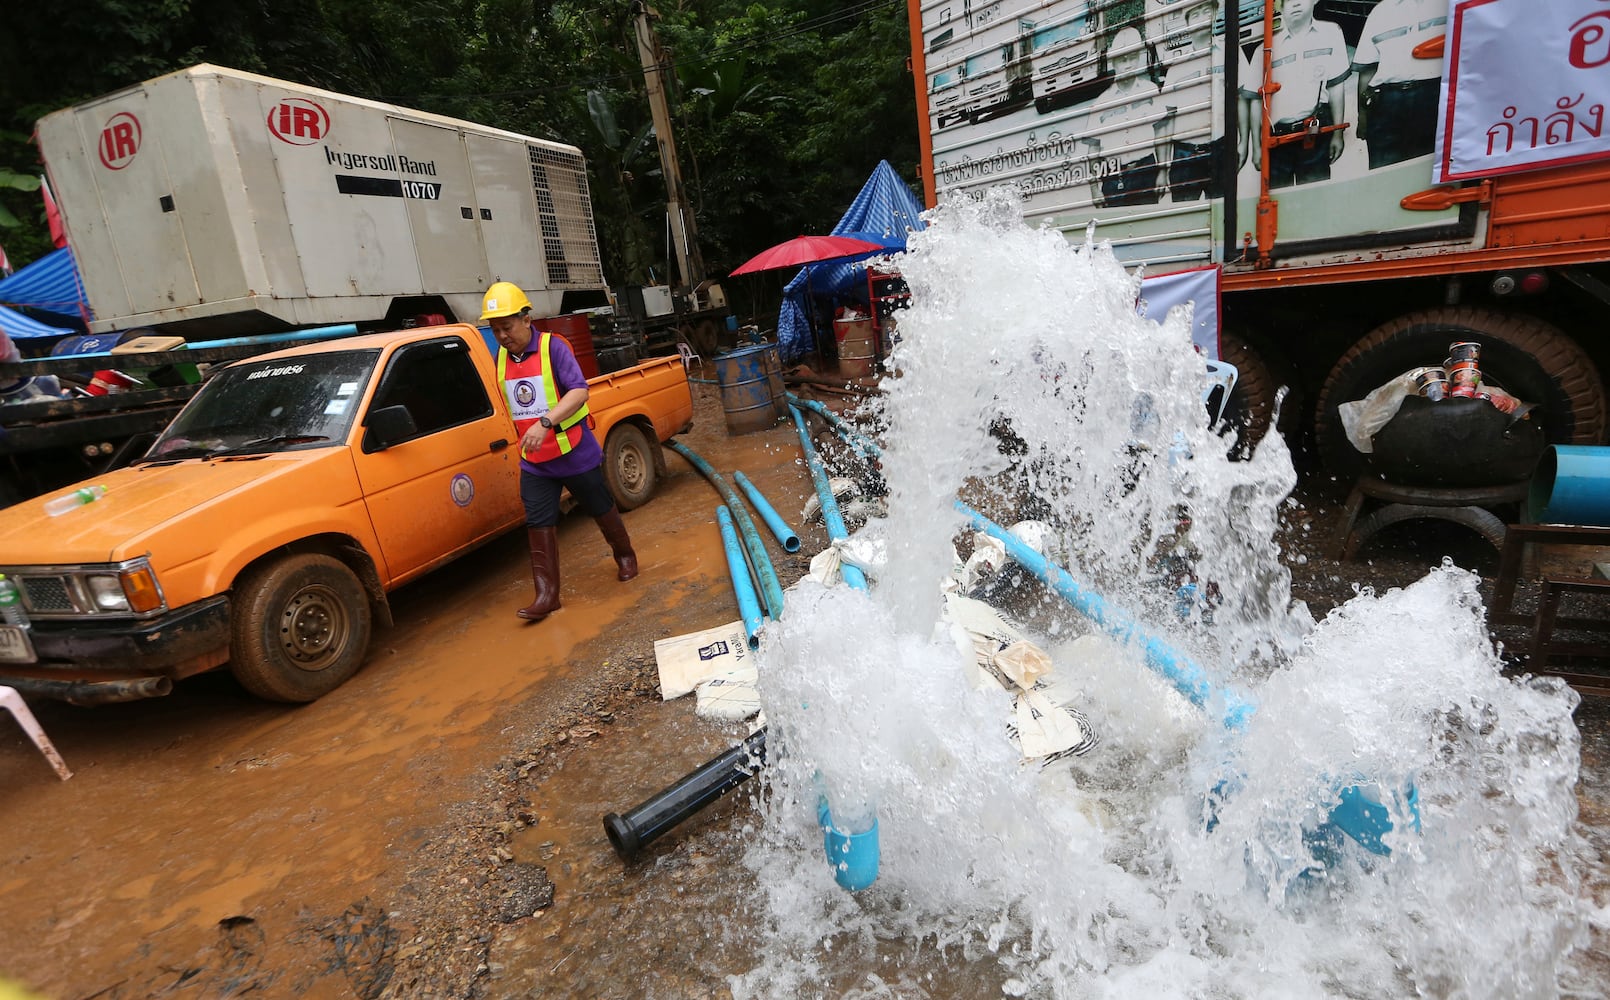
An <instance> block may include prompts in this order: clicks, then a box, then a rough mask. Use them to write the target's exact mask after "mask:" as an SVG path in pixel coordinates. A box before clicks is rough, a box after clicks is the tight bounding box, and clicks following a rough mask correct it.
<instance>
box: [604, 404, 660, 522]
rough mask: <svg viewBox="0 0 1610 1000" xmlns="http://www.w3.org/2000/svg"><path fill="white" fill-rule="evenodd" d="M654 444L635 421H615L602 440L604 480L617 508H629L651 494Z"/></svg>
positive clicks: (638, 504) (647, 499)
mask: <svg viewBox="0 0 1610 1000" xmlns="http://www.w3.org/2000/svg"><path fill="white" fill-rule="evenodd" d="M654 448H655V445H652V444H650V443H649V439H648V435H646V434H644V433H643V429H642V428H640V427H638V426H637V425H636V424H617V425H616V426H615V429H614V430H612V431H610V432H609V440H608V441H606V442H604V481H605V482H606V483H608V484H609V492H611V493H613V494H614V495H615V505H616V506H617V507H619V508H620V509H621V510H623V511H625V510H633V509H635V508H638V507H641V506H643V505H644V504H645V503H648V501H649V498H650V497H652V496H654V487H655V485H656V472H655V469H654Z"/></svg>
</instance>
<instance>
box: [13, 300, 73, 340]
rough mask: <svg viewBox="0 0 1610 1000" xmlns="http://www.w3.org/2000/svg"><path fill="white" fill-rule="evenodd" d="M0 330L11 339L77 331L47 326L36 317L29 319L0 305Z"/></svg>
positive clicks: (61, 334) (63, 334)
mask: <svg viewBox="0 0 1610 1000" xmlns="http://www.w3.org/2000/svg"><path fill="white" fill-rule="evenodd" d="M0 332H4V333H5V335H6V336H8V337H10V338H11V339H12V340H33V339H36V338H40V337H65V336H67V335H68V334H71V333H77V332H78V331H77V330H73V329H68V328H66V327H56V326H49V325H47V324H45V323H41V322H39V321H38V320H36V319H30V318H28V317H27V316H24V315H23V314H22V313H20V312H17V311H16V310H15V309H7V308H6V307H5V306H0Z"/></svg>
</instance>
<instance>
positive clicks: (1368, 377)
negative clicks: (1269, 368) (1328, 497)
mask: <svg viewBox="0 0 1610 1000" xmlns="http://www.w3.org/2000/svg"><path fill="white" fill-rule="evenodd" d="M1461 340H1471V341H1475V342H1476V343H1478V344H1480V345H1481V370H1482V372H1483V373H1484V374H1490V376H1491V381H1493V382H1495V383H1496V384H1498V385H1500V386H1502V387H1503V388H1504V389H1506V390H1507V391H1508V392H1510V393H1511V394H1513V395H1515V396H1518V397H1520V398H1521V399H1522V400H1524V401H1526V402H1529V403H1535V404H1537V406H1538V409H1537V410H1536V411H1534V416H1533V419H1536V420H1539V421H1540V422H1541V423H1542V426H1543V430H1544V432H1545V434H1546V435H1547V437H1548V440H1549V441H1550V442H1552V443H1555V444H1598V443H1599V442H1600V441H1601V440H1603V438H1604V432H1605V422H1606V411H1605V396H1604V387H1603V383H1602V382H1601V381H1600V379H1599V370H1598V368H1597V367H1595V366H1594V364H1593V361H1592V359H1590V358H1589V357H1588V355H1587V353H1586V352H1585V351H1583V350H1582V348H1581V347H1579V346H1577V344H1576V342H1575V341H1573V340H1571V338H1570V337H1569V336H1568V335H1567V334H1566V333H1565V332H1564V331H1562V330H1560V329H1559V328H1558V327H1555V326H1553V325H1551V324H1549V323H1545V322H1543V321H1542V320H1540V319H1536V318H1534V317H1531V316H1526V315H1522V314H1513V315H1506V314H1504V313H1499V312H1494V311H1492V310H1489V309H1474V308H1464V307H1450V308H1443V309H1426V310H1421V311H1419V312H1413V313H1409V314H1408V315H1406V316H1400V317H1398V318H1397V319H1394V320H1392V321H1390V322H1388V323H1385V324H1383V325H1382V326H1379V327H1377V328H1376V329H1375V330H1373V331H1371V332H1370V333H1369V334H1368V335H1367V336H1365V337H1364V338H1363V339H1362V340H1360V341H1359V342H1358V343H1356V344H1354V345H1353V346H1352V347H1350V348H1349V349H1348V350H1347V351H1346V352H1345V353H1344V354H1343V355H1342V356H1341V358H1339V359H1338V360H1337V362H1336V364H1335V365H1334V366H1332V368H1331V370H1330V374H1329V375H1328V376H1326V378H1325V384H1324V387H1323V388H1322V389H1321V390H1320V393H1319V401H1318V404H1317V405H1316V407H1315V413H1314V430H1315V435H1316V437H1317V438H1318V444H1319V451H1320V455H1321V457H1322V458H1323V459H1324V462H1325V468H1326V469H1328V470H1329V471H1330V472H1332V473H1333V474H1335V475H1337V476H1340V477H1342V478H1344V479H1351V478H1353V477H1354V476H1356V475H1358V473H1359V472H1360V471H1361V470H1362V469H1363V467H1364V456H1363V455H1362V454H1360V453H1359V451H1358V449H1356V448H1354V447H1353V445H1352V442H1350V441H1348V440H1347V434H1346V432H1345V431H1344V430H1343V428H1342V422H1341V417H1340V416H1339V415H1338V413H1337V407H1339V406H1340V405H1341V404H1342V403H1346V402H1351V401H1353V400H1358V399H1363V398H1364V397H1365V396H1367V395H1368V394H1369V393H1370V392H1371V391H1372V390H1374V389H1375V388H1377V387H1378V386H1380V385H1382V384H1384V383H1385V382H1387V381H1389V380H1390V379H1392V378H1395V377H1396V376H1398V375H1401V374H1403V373H1404V372H1406V371H1409V370H1410V369H1413V368H1419V367H1422V366H1433V365H1439V364H1441V363H1442V360H1443V358H1444V357H1445V356H1446V355H1447V351H1448V345H1449V344H1450V343H1453V342H1455V341H1461Z"/></svg>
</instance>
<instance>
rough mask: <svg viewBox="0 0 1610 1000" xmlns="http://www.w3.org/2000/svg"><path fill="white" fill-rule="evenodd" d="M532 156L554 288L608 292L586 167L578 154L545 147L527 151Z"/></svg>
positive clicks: (544, 247)
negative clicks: (599, 250)
mask: <svg viewBox="0 0 1610 1000" xmlns="http://www.w3.org/2000/svg"><path fill="white" fill-rule="evenodd" d="M526 152H527V153H528V155H529V156H530V159H531V185H532V188H533V189H534V193H535V195H536V199H537V221H538V223H539V229H540V231H541V236H542V254H543V259H544V261H545V263H546V264H547V268H548V284H549V286H550V287H554V288H603V287H604V267H603V263H602V262H601V261H600V260H599V259H598V235H597V232H596V231H595V230H594V228H593V203H592V197H591V195H590V194H589V192H588V190H587V165H586V163H585V162H584V161H583V160H582V158H581V157H579V156H577V155H575V154H574V153H569V152H564V151H561V150H556V149H549V148H547V147H543V146H527V147H526Z"/></svg>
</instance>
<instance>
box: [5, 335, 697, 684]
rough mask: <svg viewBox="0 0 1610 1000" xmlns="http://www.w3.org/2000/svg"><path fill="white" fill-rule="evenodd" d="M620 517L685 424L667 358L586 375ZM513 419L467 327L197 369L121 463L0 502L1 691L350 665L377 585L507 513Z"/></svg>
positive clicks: (451, 553)
mask: <svg viewBox="0 0 1610 1000" xmlns="http://www.w3.org/2000/svg"><path fill="white" fill-rule="evenodd" d="M588 388H589V392H590V400H589V409H590V411H591V413H592V416H593V419H594V421H595V428H594V430H595V433H596V434H597V435H598V438H599V440H600V442H601V443H602V444H603V446H604V452H605V476H606V479H607V480H608V482H609V484H610V487H611V490H612V491H613V492H614V493H615V495H616V499H617V501H618V502H619V504H620V506H621V508H622V509H623V510H630V509H631V508H633V507H636V506H639V505H640V504H642V503H644V502H646V501H647V500H648V499H649V497H650V496H652V494H653V492H654V487H655V483H656V480H657V479H658V476H659V474H660V473H662V472H663V470H664V458H663V456H662V453H661V451H660V442H662V441H664V440H666V439H668V438H670V437H671V436H672V435H674V434H676V433H679V432H682V431H685V430H686V429H687V428H688V427H690V426H691V425H692V417H693V402H692V396H691V394H690V391H689V388H688V382H687V375H686V373H685V371H684V370H683V367H682V364H681V361H680V360H679V359H678V358H675V357H669V358H661V359H656V360H652V361H648V362H645V363H643V364H641V365H638V366H637V367H635V368H629V369H626V370H624V371H619V372H615V373H612V374H609V375H604V376H600V377H599V378H596V379H592V380H590V381H589V382H588ZM518 463H519V456H518V454H517V447H516V438H515V434H514V424H513V422H512V421H511V419H510V418H509V414H508V409H507V405H506V403H505V401H504V398H503V393H502V392H501V391H499V387H498V385H497V375H496V371H495V366H494V363H493V359H492V358H491V357H490V356H489V355H488V353H487V351H486V349H485V347H484V344H483V342H482V339H481V337H480V334H479V333H478V331H477V330H476V329H475V328H474V327H470V326H465V325H455V326H440V327H428V328H423V329H415V330H407V331H403V332H399V333H385V334H373V335H367V336H362V337H354V338H349V339H345V340H340V341H334V342H326V343H320V344H314V345H307V346H302V347H296V348H291V349H288V350H283V351H278V352H275V353H273V354H267V355H262V356H259V357H256V358H253V359H251V360H249V361H242V362H238V363H236V364H233V365H230V366H229V367H227V368H224V369H222V370H221V371H219V372H218V373H216V374H215V375H213V376H212V377H211V378H210V379H209V380H208V382H207V384H206V385H205V386H204V387H203V388H202V390H201V391H200V392H199V393H197V394H196V396H195V397H194V398H193V399H192V400H191V401H190V402H189V403H188V404H187V405H186V406H185V408H184V409H183V410H182V411H181V412H180V413H179V415H178V416H177V417H175V418H174V420H173V423H172V424H170V425H169V426H168V428H167V429H166V430H165V431H164V432H163V433H162V435H161V436H160V437H159V438H158V439H157V441H156V442H155V443H154V444H153V445H152V446H151V449H150V450H149V451H148V452H147V453H146V454H145V456H144V457H143V458H142V459H140V460H139V461H138V462H137V463H135V464H134V465H132V466H130V467H128V468H124V469H119V470H117V471H115V472H112V473H109V474H108V475H106V476H105V477H102V478H101V479H98V480H95V481H93V482H90V483H85V484H83V485H103V486H104V487H105V488H106V491H105V494H104V495H103V496H102V497H101V498H100V499H98V500H95V501H94V502H91V503H88V504H85V505H83V506H80V507H76V508H73V509H70V510H68V511H67V512H66V513H64V514H61V515H59V516H55V517H52V516H50V515H49V514H47V513H46V510H45V506H46V504H47V503H48V502H49V500H50V499H52V498H51V497H42V498H39V499H36V500H28V501H24V502H23V503H20V504H17V505H16V506H13V507H10V508H7V509H5V510H0V573H4V574H5V575H6V576H7V577H8V578H10V579H12V580H13V581H14V582H15V583H16V584H17V585H18V589H19V590H20V592H21V595H22V607H23V609H24V610H25V612H26V613H27V616H28V618H29V625H28V626H26V627H17V626H5V625H0V684H5V685H9V686H11V687H14V688H16V689H17V690H19V691H22V692H23V693H24V694H32V695H38V696H43V697H53V698H59V699H62V700H65V701H70V702H75V703H78V704H96V703H102V702H110V701H124V700H132V699H136V698H143V697H151V696H156V695H162V694H166V693H168V692H169V691H170V690H172V683H173V681H174V680H177V679H179V678H182V677H187V676H190V675H192V674H195V673H199V672H201V671H204V670H209V669H212V668H214V667H218V666H221V665H223V664H224V663H228V664H229V665H230V667H231V670H232V672H233V673H234V674H235V676H236V677H237V678H238V679H239V680H240V682H241V684H242V685H243V686H244V687H245V688H246V689H247V690H249V691H251V692H252V693H254V694H256V695H258V696H260V697H263V698H268V699H271V700H277V701H289V702H302V701H311V700H313V699H315V698H318V697H319V696H321V695H323V694H325V693H327V692H329V691H331V690H333V689H334V688H336V687H337V686H339V685H340V684H341V683H343V682H344V681H345V680H346V679H347V678H349V677H351V676H352V675H353V674H354V673H356V672H357V670H358V668H359V667H360V666H361V665H362V663H363V659H364V656H365V653H366V652H367V649H368V645H369V637H370V632H371V627H372V623H373V622H375V621H377V620H378V621H380V622H381V623H383V624H389V623H390V612H389V607H388V604H387V598H386V595H387V594H388V593H389V592H390V591H391V590H393V589H394V588H396V587H398V586H400V585H402V584H404V583H407V582H408V581H410V580H413V579H415V578H417V577H419V576H421V575H423V574H425V573H428V572H429V571H430V570H432V569H434V568H436V567H438V566H440V565H442V564H443V563H446V562H448V561H449V560H452V559H454V558H456V557H458V556H460V555H463V554H464V553H465V552H467V551H469V550H470V549H472V548H474V547H476V546H477V545H480V544H482V543H484V542H486V541H489V540H490V539H493V538H496V537H497V536H499V535H501V534H503V533H505V532H507V531H509V530H510V529H511V528H514V527H516V526H518V525H519V524H520V523H521V522H522V520H523V509H522V507H521V503H520V496H519V483H518V477H519V473H518Z"/></svg>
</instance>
